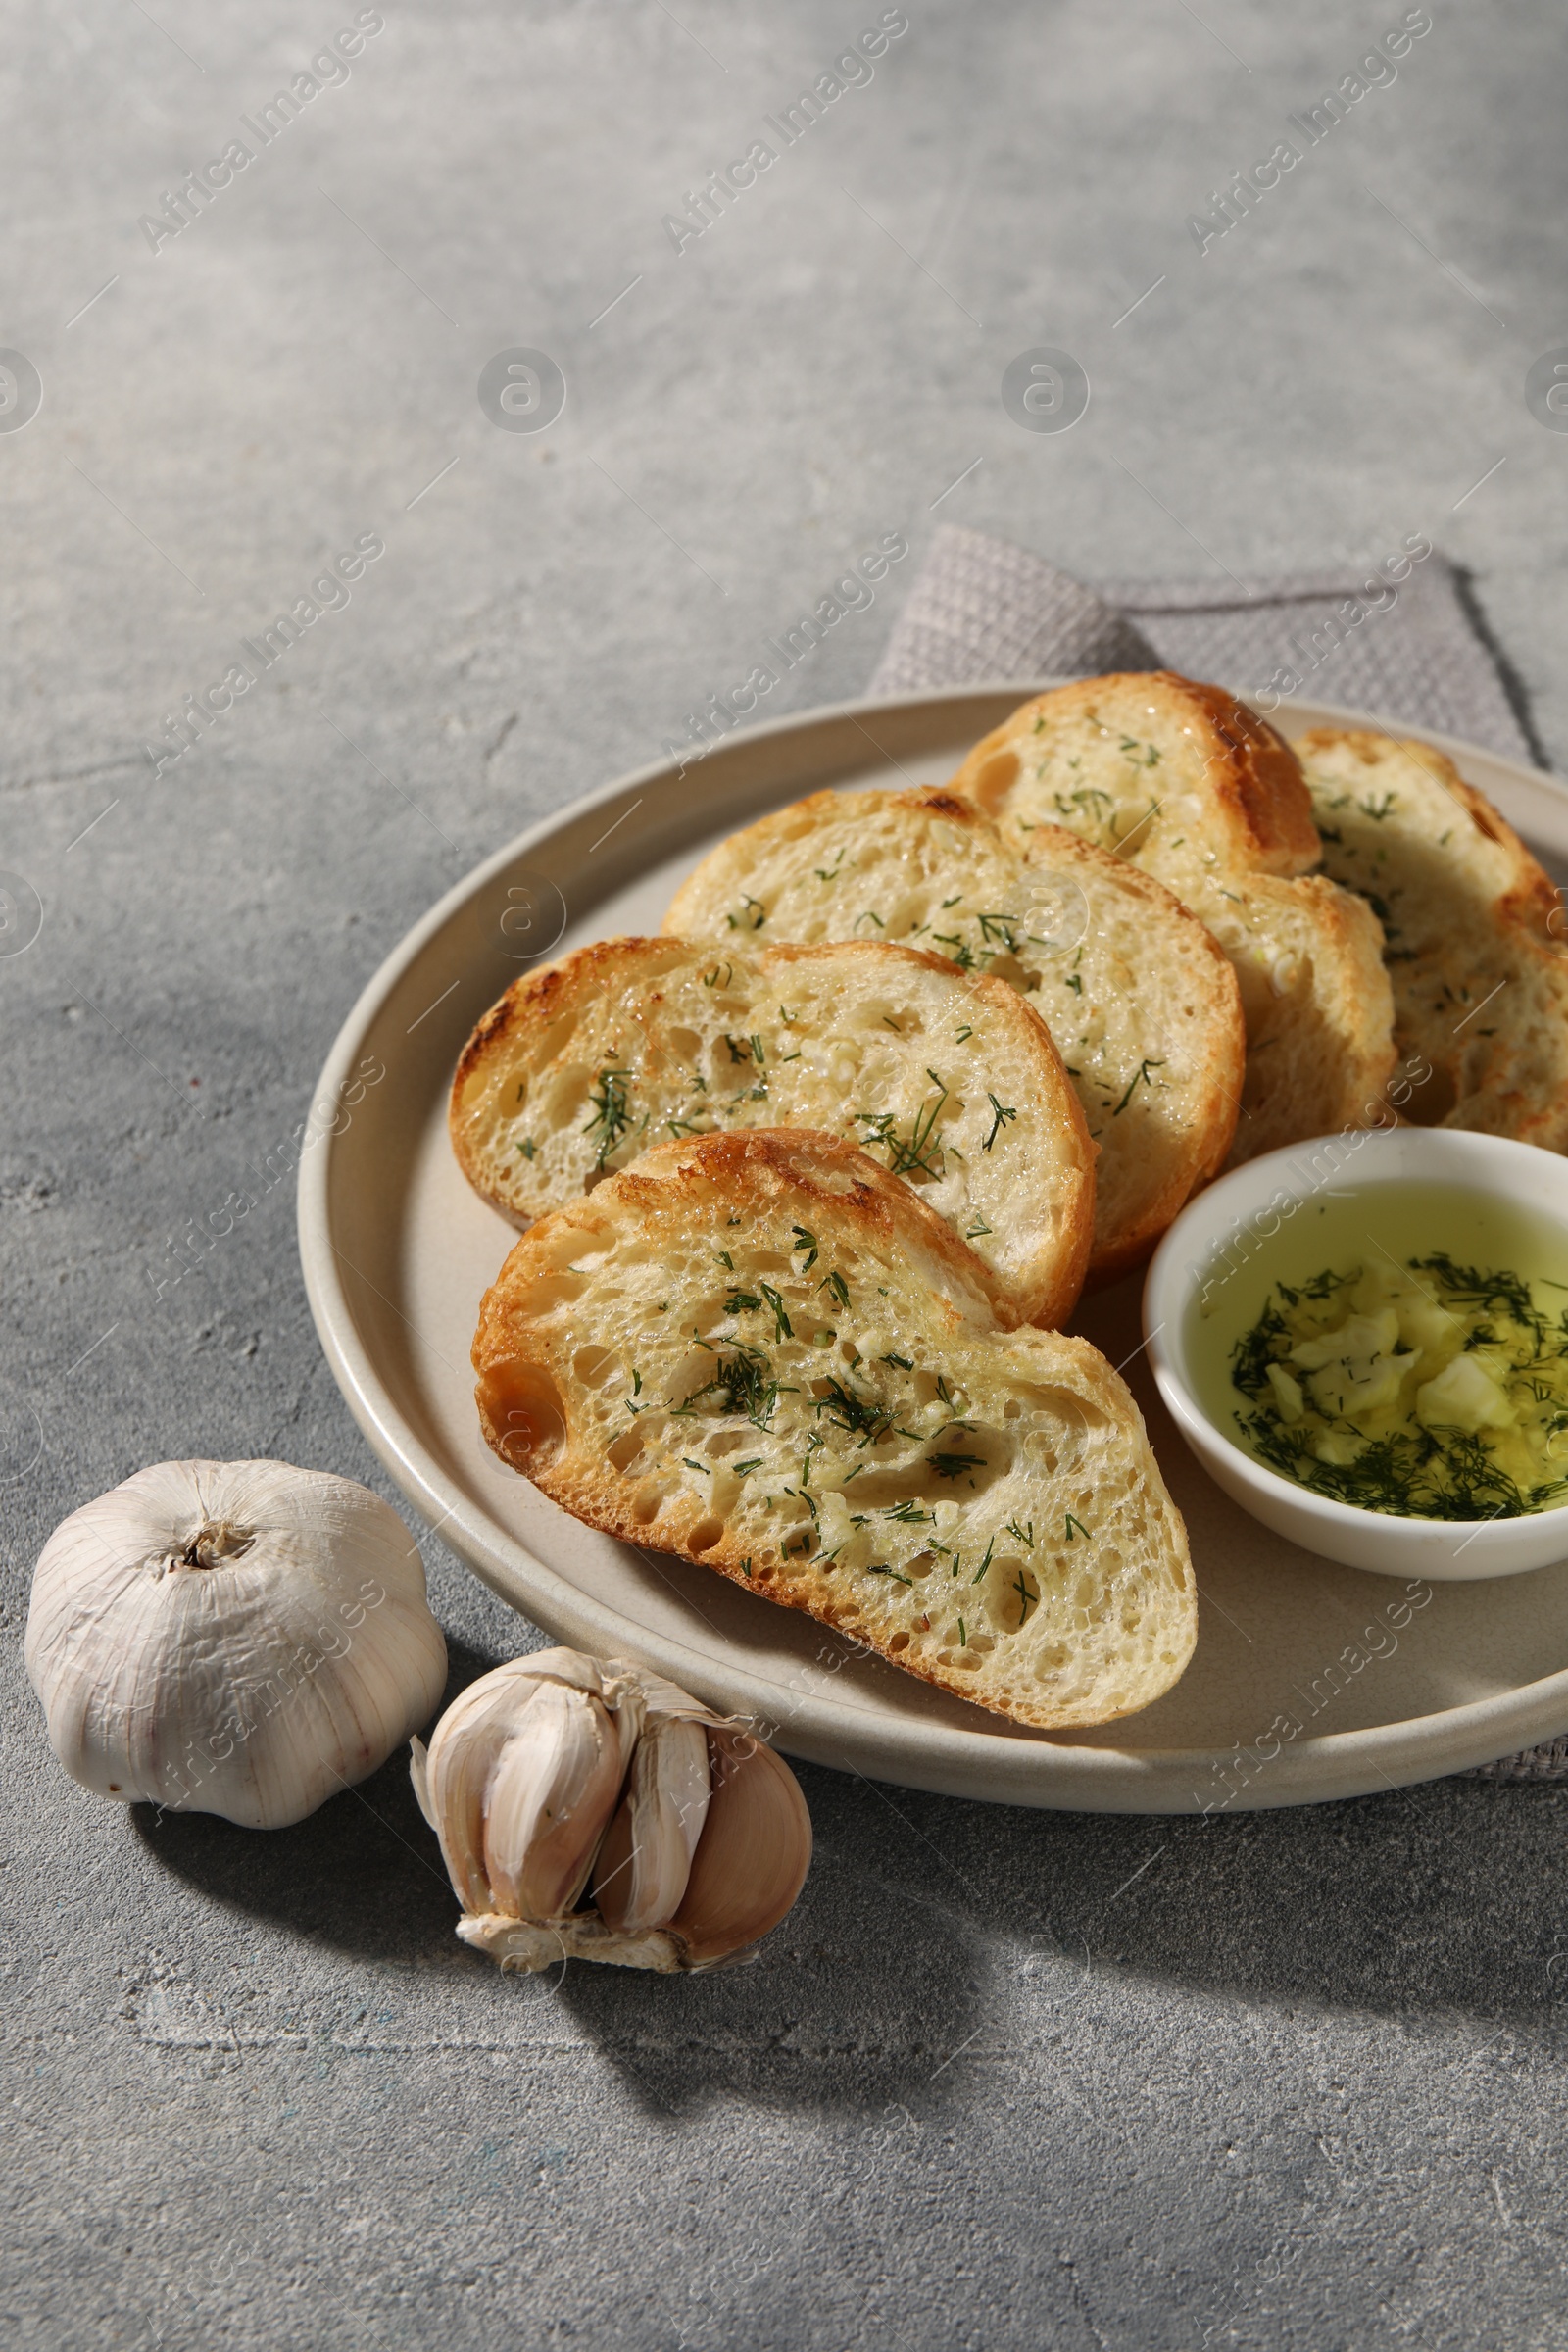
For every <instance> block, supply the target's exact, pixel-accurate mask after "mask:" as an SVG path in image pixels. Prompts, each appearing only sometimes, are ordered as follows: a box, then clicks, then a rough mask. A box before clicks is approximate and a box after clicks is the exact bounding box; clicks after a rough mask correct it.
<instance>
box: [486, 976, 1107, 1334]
mask: <svg viewBox="0 0 1568 2352" xmlns="http://www.w3.org/2000/svg"><path fill="white" fill-rule="evenodd" d="M612 1084H613V1096H612V1095H611V1094H610V1093H609V1091H608V1090H609V1088H610V1087H611V1085H612ZM993 1097H995V1098H996V1099H997V1100H1000V1101H1001V1102H1002V1103H1005V1105H1006V1106H1007V1115H1006V1117H1005V1119H1004V1118H1001V1117H1000V1116H997V1115H995V1114H994V1112H993V1106H992V1103H993ZM607 1104H609V1105H611V1106H613V1109H614V1111H615V1114H616V1116H615V1127H614V1130H613V1131H612V1129H611V1127H610V1126H609V1125H608V1124H607V1123H606V1121H605V1118H604V1116H603V1114H604V1112H605V1110H606V1107H607ZM449 1124H450V1130H451V1135H452V1143H453V1149H454V1151H455V1152H456V1154H457V1157H458V1161H459V1164H460V1165H461V1166H462V1168H463V1170H464V1173H465V1175H466V1177H467V1178H468V1181H469V1182H470V1184H472V1185H473V1186H474V1188H475V1190H476V1191H478V1192H479V1193H481V1194H482V1195H483V1197H484V1198H485V1199H486V1200H487V1201H490V1202H491V1203H492V1204H493V1205H494V1206H495V1207H497V1208H499V1209H500V1210H501V1211H502V1213H503V1214H504V1215H506V1216H509V1217H510V1218H512V1220H513V1221H514V1222H515V1224H518V1225H526V1224H528V1223H529V1222H530V1221H531V1220H532V1219H534V1218H536V1217H540V1216H543V1215H545V1214H546V1213H547V1212H548V1211H549V1210H551V1209H553V1208H560V1207H563V1206H565V1205H566V1204H567V1203H569V1202H570V1201H573V1200H578V1199H581V1198H582V1197H583V1195H584V1194H586V1193H588V1192H591V1191H592V1190H593V1189H594V1187H595V1186H596V1185H597V1184H599V1183H600V1182H602V1180H603V1178H604V1177H605V1175H606V1174H607V1173H609V1174H613V1173H614V1172H615V1171H616V1170H617V1169H620V1168H623V1167H626V1166H627V1165H629V1164H630V1163H631V1162H633V1161H634V1160H635V1159H636V1158H637V1157H638V1156H640V1154H641V1153H642V1152H644V1151H645V1150H646V1149H647V1148H648V1147H649V1146H650V1144H652V1143H656V1142H661V1141H666V1140H668V1139H670V1138H671V1137H679V1136H682V1135H696V1134H705V1133H707V1134H711V1133H715V1132H718V1133H733V1132H738V1131H742V1130H745V1129H748V1128H753V1127H762V1126H766V1127H796V1126H800V1127H811V1128H817V1129H827V1130H829V1131H831V1132H834V1133H837V1134H838V1135H840V1136H841V1137H842V1138H844V1139H845V1140H846V1141H848V1142H851V1143H861V1144H863V1145H864V1146H865V1148H866V1149H867V1150H868V1151H870V1152H873V1153H879V1154H885V1157H886V1162H887V1164H888V1165H889V1166H890V1167H891V1168H892V1169H893V1170H894V1172H895V1173H897V1174H899V1175H901V1176H908V1177H909V1178H910V1179H911V1180H912V1181H916V1182H918V1184H919V1185H920V1187H921V1190H922V1193H923V1195H924V1197H925V1199H926V1201H927V1202H928V1204H929V1205H930V1206H931V1207H933V1208H934V1209H936V1210H937V1211H938V1212H939V1213H940V1214H941V1215H943V1216H944V1217H946V1218H948V1219H949V1220H950V1221H951V1222H952V1223H953V1224H954V1225H955V1226H956V1229H957V1230H958V1231H959V1232H961V1233H964V1234H966V1235H967V1236H969V1238H970V1239H971V1240H972V1241H973V1242H974V1245H975V1247H976V1250H977V1252H978V1254H979V1255H980V1257H981V1258H982V1260H983V1261H984V1263H985V1265H986V1266H987V1268H988V1269H989V1271H990V1273H991V1276H992V1278H993V1280H994V1283H995V1286H996V1294H997V1299H998V1309H999V1312H1000V1313H1001V1314H1002V1315H1003V1317H1004V1319H1005V1321H1008V1322H1020V1321H1021V1322H1034V1323H1047V1324H1050V1323H1055V1322H1059V1321H1060V1320H1062V1318H1063V1317H1064V1316H1065V1315H1067V1314H1068V1313H1069V1312H1070V1311H1071V1308H1072V1305H1073V1303H1074V1301H1075V1299H1077V1297H1078V1293H1079V1291H1080V1290H1081V1288H1082V1286H1083V1279H1084V1273H1085V1270H1086V1268H1087V1266H1088V1262H1089V1252H1090V1247H1091V1243H1092V1240H1093V1234H1094V1207H1095V1157H1096V1147H1095V1146H1094V1144H1093V1143H1092V1142H1091V1141H1090V1138H1089V1132H1088V1128H1087V1126H1086V1124H1085V1121H1084V1115H1083V1111H1082V1108H1081V1106H1080V1104H1079V1101H1078V1097H1077V1095H1076V1093H1075V1092H1074V1090H1073V1086H1072V1083H1071V1081H1070V1080H1069V1078H1068V1077H1067V1074H1066V1072H1065V1071H1064V1070H1063V1068H1062V1065H1061V1058H1060V1055H1059V1054H1057V1052H1056V1049H1055V1047H1054V1044H1053V1043H1052V1039H1051V1034H1050V1031H1049V1030H1048V1029H1047V1028H1046V1026H1045V1023H1044V1022H1043V1021H1042V1020H1040V1018H1039V1017H1038V1015H1037V1014H1036V1013H1035V1011H1034V1010H1033V1009H1032V1007H1031V1006H1030V1005H1028V1004H1026V1003H1025V1001H1024V1000H1023V999H1022V998H1021V997H1020V996H1019V995H1018V993H1017V992H1016V990H1014V989H1011V988H1008V987H1007V986H1006V985H1005V983H1004V982H1003V981H1001V980H993V979H989V978H987V977H985V976H984V975H982V974H979V973H970V974H967V975H960V974H959V973H958V972H957V971H956V969H955V968H954V966H953V964H952V963H951V962H949V961H948V959H947V958H946V957H945V956H933V955H930V954H928V953H926V952H924V951H922V950H919V949H913V948H903V947H889V946H882V945H880V944H878V943H873V942H868V941H849V942H840V943H837V944H828V945H820V946H814V947H798V946H791V945H780V946H777V947H770V948H752V949H746V948H742V947H726V948H724V949H722V950H718V949H715V948H712V947H698V946H692V945H689V944H688V943H686V942H685V941H681V940H674V939H636V938H633V939H613V940H600V941H598V942H596V943H595V944H594V945H593V946H591V947H586V948H580V949H578V950H576V951H575V952H574V953H573V954H571V955H569V956H563V957H562V958H561V959H560V961H559V962H557V963H555V964H552V965H548V966H546V967H544V968H543V969H541V970H539V971H535V972H530V973H527V974H525V975H523V976H522V977H521V978H519V979H517V980H515V982H514V983H513V985H512V987H511V988H510V989H509V990H508V991H507V994H506V996H505V997H503V998H502V1000H501V1002H500V1003H499V1004H498V1005H494V1006H492V1007H491V1009H490V1010H489V1011H488V1012H487V1013H486V1014H485V1016H484V1018H483V1020H482V1021H481V1022H480V1023H479V1025H478V1027H477V1029H476V1030H475V1032H474V1035H473V1037H472V1038H471V1039H470V1040H469V1042H468V1045H467V1046H466V1048H465V1050H464V1053H463V1055H462V1058H461V1059H460V1061H459V1064H458V1069H457V1075H456V1077H455V1079H454V1081H453V1087H452V1096H451V1103H450V1108H449Z"/></svg>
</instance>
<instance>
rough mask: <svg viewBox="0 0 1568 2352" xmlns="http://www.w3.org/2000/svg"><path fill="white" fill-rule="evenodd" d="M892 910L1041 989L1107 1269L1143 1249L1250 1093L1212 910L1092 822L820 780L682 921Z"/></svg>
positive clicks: (785, 935)
mask: <svg viewBox="0 0 1568 2352" xmlns="http://www.w3.org/2000/svg"><path fill="white" fill-rule="evenodd" d="M1352 904H1353V902H1352ZM1031 908H1033V909H1034V911H1032V912H1031V911H1030V909H1031ZM1041 909H1045V910H1047V911H1046V913H1045V914H1044V915H1042V913H1041V911H1040V910H1041ZM1074 909H1076V913H1074V912H1073V910H1074ZM1042 920H1044V921H1045V924H1046V932H1047V933H1048V934H1051V936H1043V935H1042V933H1041V927H1040V926H1041V922H1042ZM873 923H875V924H877V925H878V926H879V928H878V932H877V936H878V937H881V938H888V939H897V940H902V941H904V942H907V943H912V942H916V941H933V942H941V943H942V944H943V945H944V947H945V950H946V952H947V953H950V954H951V955H952V956H955V957H956V958H957V959H958V960H959V962H960V963H962V964H963V965H964V966H965V967H967V968H973V969H978V970H983V971H991V972H994V973H996V974H998V975H999V976H1001V977H1003V978H1005V980H1006V981H1007V982H1008V983H1009V985H1011V986H1012V987H1013V988H1015V989H1017V990H1019V991H1021V992H1025V993H1026V994H1027V996H1028V1001H1029V1002H1030V1003H1031V1004H1032V1005H1034V1006H1035V1007H1036V1008H1037V1009H1038V1011H1039V1012H1040V1015H1041V1017H1042V1019H1043V1020H1044V1022H1045V1024H1046V1026H1047V1028H1048V1029H1049V1030H1050V1032H1051V1034H1052V1036H1053V1038H1054V1041H1055V1043H1056V1047H1057V1049H1058V1051H1059V1053H1060V1054H1061V1058H1062V1061H1063V1063H1064V1065H1065V1067H1066V1070H1067V1074H1068V1077H1069V1078H1070V1079H1071V1080H1072V1083H1073V1085H1074V1086H1075V1088H1076V1090H1077V1093H1078V1098H1079V1101H1080V1102H1081V1103H1082V1104H1083V1107H1084V1112H1085V1116H1086V1118H1087V1121H1088V1127H1089V1133H1090V1136H1091V1137H1092V1139H1093V1140H1094V1141H1095V1142H1096V1143H1097V1144H1098V1146H1099V1148H1100V1153H1101V1157H1100V1162H1099V1167H1098V1172H1097V1198H1096V1211H1095V1237H1094V1249H1093V1252H1092V1255H1091V1258H1090V1278H1091V1280H1093V1281H1095V1282H1101V1281H1104V1280H1107V1279H1109V1278H1110V1277H1112V1276H1113V1275H1115V1274H1118V1273H1121V1272H1123V1271H1125V1270H1126V1269H1127V1268H1128V1267H1129V1266H1133V1265H1136V1264H1138V1263H1140V1262H1141V1260H1142V1259H1143V1258H1145V1257H1146V1256H1147V1255H1148V1254H1149V1252H1150V1250H1152V1248H1153V1245H1154V1243H1155V1242H1156V1241H1157V1240H1158V1239H1159V1236H1160V1234H1161V1233H1163V1232H1164V1230H1165V1228H1166V1227H1167V1226H1168V1225H1169V1223H1170V1221H1171V1219H1172V1218H1173V1217H1174V1216H1175V1215H1176V1213H1177V1211H1178V1210H1179V1209H1180V1208H1181V1206H1182V1205H1183V1203H1184V1202H1185V1201H1187V1200H1188V1199H1189V1198H1190V1196H1191V1194H1192V1193H1193V1191H1194V1190H1195V1189H1196V1188H1197V1187H1198V1186H1200V1185H1201V1184H1204V1183H1206V1182H1207V1181H1208V1180H1209V1178H1210V1177H1211V1176H1212V1175H1213V1174H1214V1173H1215V1172H1216V1170H1217V1169H1218V1168H1219V1167H1220V1166H1221V1165H1222V1164H1223V1161H1224V1158H1225V1155H1226V1152H1228V1151H1229V1149H1230V1145H1231V1140H1232V1137H1233V1135H1234V1132H1235V1128H1236V1120H1237V1115H1238V1107H1239V1104H1240V1102H1241V1098H1242V1084H1243V1075H1244V1071H1245V1067H1246V1031H1245V1026H1244V1022H1243V1015H1242V1010H1241V1004H1240V996H1239V989H1238V984H1237V979H1236V975H1235V973H1234V971H1233V970H1232V969H1231V966H1230V964H1229V962H1228V960H1227V958H1226V956H1224V954H1223V953H1222V952H1221V950H1220V949H1219V948H1218V947H1217V946H1216V944H1215V942H1214V940H1213V938H1212V937H1211V936H1210V934H1209V932H1208V930H1207V929H1206V928H1205V926H1204V924H1203V923H1201V922H1200V921H1199V920H1198V919H1197V918H1196V917H1195V916H1193V915H1192V914H1190V913H1189V912H1188V911H1187V909H1186V908H1185V907H1183V906H1182V905H1181V904H1180V902H1179V901H1178V900H1177V899H1176V898H1175V897H1174V895H1173V894H1172V893H1171V892H1170V891H1168V890H1167V889H1166V888H1165V887H1164V886H1163V884H1161V883H1160V882H1158V881H1157V880H1156V879H1155V878H1154V877H1153V876H1152V875H1151V874H1147V873H1144V872H1142V871H1140V869H1139V868H1138V867H1137V866H1136V865H1134V864H1132V863H1131V862H1130V861H1128V860H1127V859H1125V858H1117V857H1114V856H1112V855H1111V854H1110V852H1108V851H1107V850H1104V849H1103V848H1101V847H1100V846H1099V845H1097V844H1096V843H1094V842H1090V841H1085V840H1083V839H1082V838H1081V837H1080V836H1079V835H1078V834H1077V833H1075V832H1070V831H1068V830H1066V829H1065V828H1063V827H1060V826H1034V827H1032V828H1030V829H1029V831H1028V832H1027V834H1024V835H1021V836H1019V837H1018V838H1016V839H1011V840H1009V839H1006V838H1005V837H1004V835H1003V833H1002V832H1001V830H1000V829H999V828H998V827H997V825H995V824H994V823H993V822H992V820H991V819H990V817H988V816H987V815H986V814H985V812H984V811H983V810H982V809H979V808H978V807H977V806H976V804H975V803H974V802H973V801H972V800H968V799H966V798H962V797H959V796H957V795H956V794H954V793H953V792H951V791H949V790H947V789H945V788H940V787H939V788H936V789H930V788H925V789H921V790H917V791H914V792H859V793H837V792H817V793H812V794H810V795H809V797H808V798H806V799H805V800H801V801H796V802H793V803H792V804H791V805H790V806H789V807H788V808H785V809H776V810H774V811H773V813H772V814H771V815H768V816H765V817H762V818H760V820H759V821H758V822H757V823H756V824H753V825H749V826H747V827H746V828H745V829H744V830H743V831H741V832H739V833H734V834H731V835H730V836H729V837H728V839H727V840H725V841H723V842H720V843H719V844H718V846H717V847H716V848H715V849H714V850H712V851H711V852H710V854H709V855H708V857H707V858H704V859H703V861H702V863H701V864H700V865H699V866H698V867H697V869H696V871H695V872H694V873H693V874H692V875H690V876H689V878H688V879H687V881H686V882H685V883H684V884H683V885H682V887H681V889H680V890H679V891H678V892H677V893H676V896H675V899H674V902H673V904H672V906H671V907H670V909H669V912H668V914H667V915H666V916H665V918H664V929H665V931H666V932H668V933H678V934H680V935H682V936H684V937H686V938H690V939H705V940H709V941H711V942H712V943H714V945H715V947H716V946H717V945H718V944H719V943H728V942H734V941H739V942H746V941H752V942H755V943H758V944H760V942H762V941H763V940H773V939H778V938H782V939H794V940H800V941H813V940H824V939H845V938H848V937H853V936H855V935H856V934H857V932H860V933H861V934H862V935H863V932H864V930H866V929H868V928H869V926H870V925H871V924H873Z"/></svg>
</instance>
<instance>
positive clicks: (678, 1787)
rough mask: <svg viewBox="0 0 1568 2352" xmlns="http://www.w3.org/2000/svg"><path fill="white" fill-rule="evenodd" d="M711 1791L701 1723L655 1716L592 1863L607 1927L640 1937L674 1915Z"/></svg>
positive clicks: (596, 1892)
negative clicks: (639, 1935)
mask: <svg viewBox="0 0 1568 2352" xmlns="http://www.w3.org/2000/svg"><path fill="white" fill-rule="evenodd" d="M665 1688H666V1689H670V1690H673V1688H674V1686H673V1685H672V1684H671V1685H666V1686H665ZM677 1695H684V1694H683V1693H677ZM709 1793H710V1767H709V1756H708V1735H707V1733H706V1732H705V1731H704V1729H703V1726H702V1725H701V1724H700V1723H689V1722H684V1721H682V1720H680V1719H679V1718H677V1717H673V1716H669V1715H662V1714H661V1715H650V1717H649V1718H648V1722H647V1726H646V1728H645V1730H644V1732H643V1736H642V1738H641V1740H639V1741H638V1743H637V1749H636V1753H635V1754H634V1756H633V1757H632V1763H631V1772H630V1774H629V1776H628V1779H627V1783H626V1793H625V1795H624V1796H623V1797H622V1798H621V1801H620V1806H619V1809H618V1811H617V1812H616V1814H615V1817H614V1819H613V1822H612V1823H611V1825H610V1828H609V1830H608V1831H607V1832H606V1834H605V1841H604V1844H603V1845H602V1846H601V1847H600V1849H599V1859H598V1861H597V1862H596V1864H595V1865H594V1901H595V1903H596V1904H597V1905H598V1907H599V1914H600V1917H601V1918H602V1919H603V1920H604V1922H605V1925H606V1926H607V1927H608V1928H612V1929H613V1930H614V1931H615V1932H616V1933H617V1934H619V1935H637V1934H640V1933H641V1932H642V1931H643V1930H644V1929H647V1928H662V1927H663V1926H664V1924H665V1923H666V1921H668V1920H670V1919H672V1918H673V1917H674V1915H675V1911H676V1908H677V1906H678V1905H679V1903H680V1899H681V1896H682V1895H683V1894H684V1893H685V1891H686V1881H687V1879H688V1877H689V1876H690V1874H691V1866H692V1856H693V1854H694V1853H695V1852H696V1851H697V1841H698V1839H699V1838H701V1836H702V1834H703V1824H704V1823H705V1821H706V1820H707V1819H708V1802H709Z"/></svg>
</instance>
